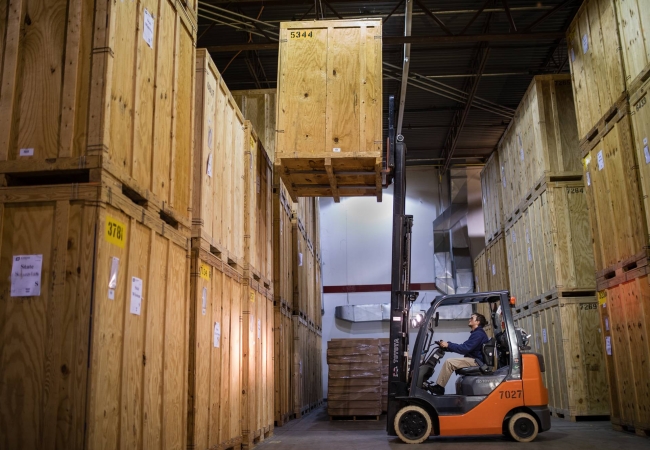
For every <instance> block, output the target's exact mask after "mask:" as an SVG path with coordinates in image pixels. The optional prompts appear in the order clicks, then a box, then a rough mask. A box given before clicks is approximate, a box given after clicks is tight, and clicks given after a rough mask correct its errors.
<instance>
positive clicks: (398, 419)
mask: <svg viewBox="0 0 650 450" xmlns="http://www.w3.org/2000/svg"><path fill="white" fill-rule="evenodd" d="M432 428H433V426H432V425H431V418H430V417H429V414H428V413H427V412H426V411H425V410H424V409H422V408H420V407H419V406H415V405H408V406H405V407H404V408H402V409H400V410H399V411H398V413H397V416H395V430H396V431H397V436H399V438H400V439H401V440H402V441H404V442H406V443H407V444H419V443H420V442H424V441H426V440H427V438H428V437H429V435H430V434H431V430H432Z"/></svg>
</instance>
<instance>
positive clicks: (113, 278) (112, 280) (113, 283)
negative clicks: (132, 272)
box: [108, 256, 120, 300]
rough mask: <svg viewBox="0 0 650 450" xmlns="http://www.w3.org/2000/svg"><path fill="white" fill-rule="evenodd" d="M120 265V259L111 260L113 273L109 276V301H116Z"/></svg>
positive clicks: (113, 258)
mask: <svg viewBox="0 0 650 450" xmlns="http://www.w3.org/2000/svg"><path fill="white" fill-rule="evenodd" d="M119 265H120V258H116V257H115V256H113V257H112V258H111V273H110V275H109V276H108V299H109V300H115V288H117V271H118V269H119Z"/></svg>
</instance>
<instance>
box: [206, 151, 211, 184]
mask: <svg viewBox="0 0 650 450" xmlns="http://www.w3.org/2000/svg"><path fill="white" fill-rule="evenodd" d="M206 173H207V174H208V176H209V177H210V178H212V152H210V154H209V155H208V167H207V169H206Z"/></svg>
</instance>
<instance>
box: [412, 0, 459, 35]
mask: <svg viewBox="0 0 650 450" xmlns="http://www.w3.org/2000/svg"><path fill="white" fill-rule="evenodd" d="M415 3H417V4H418V6H419V7H420V9H421V10H422V11H424V13H425V14H426V15H427V16H429V17H431V18H432V19H433V21H434V22H435V23H437V24H438V26H439V27H440V28H442V31H444V32H445V33H447V34H448V35H449V36H453V35H454V33H452V32H451V30H450V29H449V28H447V25H445V24H444V22H443V21H442V20H440V19H438V17H437V16H436V15H435V14H434V13H432V12H431V11H429V8H427V7H426V6H425V5H424V3H422V2H421V1H420V0H415Z"/></svg>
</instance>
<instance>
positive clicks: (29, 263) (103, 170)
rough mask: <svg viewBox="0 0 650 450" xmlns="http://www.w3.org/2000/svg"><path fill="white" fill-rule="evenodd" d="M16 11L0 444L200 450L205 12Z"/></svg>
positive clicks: (7, 138) (5, 165) (7, 84)
mask: <svg viewBox="0 0 650 450" xmlns="http://www.w3.org/2000/svg"><path fill="white" fill-rule="evenodd" d="M5 5H7V6H8V7H7V8H6V9H5V11H4V12H5V13H6V14H2V15H1V16H0V17H2V18H1V19H0V20H2V21H4V23H3V24H2V25H4V26H3V27H2V29H3V32H2V33H1V34H2V35H3V38H6V39H5V40H4V41H3V42H2V44H1V47H2V51H1V52H2V58H1V64H2V67H0V73H2V86H3V87H2V92H3V93H2V97H1V98H0V111H2V124H1V125H0V175H1V176H0V178H1V183H0V184H1V185H2V186H3V187H2V188H0V228H1V229H2V230H3V233H2V237H1V238H0V261H1V262H0V297H1V298H2V301H1V302H0V303H1V304H2V308H1V310H0V329H1V330H2V333H1V335H0V355H2V356H0V367H2V370H0V398H1V399H2V401H0V417H1V419H0V442H3V445H4V446H5V447H7V448H21V449H41V448H53V447H55V446H56V447H60V448H70V449H75V448H118V447H122V448H144V447H150V448H153V447H161V446H162V443H163V442H164V443H165V445H167V446H169V447H170V448H182V447H184V446H185V445H186V443H187V414H186V412H187V404H188V398H187V389H186V387H187V383H188V379H187V364H188V360H189V354H188V353H189V344H188V337H189V322H190V317H189V315H190V302H189V299H190V266H191V264H190V258H189V256H190V231H191V219H192V217H191V206H192V204H191V199H192V183H191V180H192V158H193V137H192V128H193V118H194V114H193V112H194V92H193V89H194V52H195V50H194V47H195V41H196V3H195V2H191V3H189V4H188V3H186V4H185V5H187V6H183V4H181V3H169V2H162V3H160V4H158V3H156V4H151V5H149V6H148V7H147V9H145V7H144V5H143V4H141V3H134V2H122V3H120V2H103V3H101V2H97V4H95V3H93V2H90V4H88V3H87V2H86V3H82V2H76V1H65V0H63V1H59V2H58V6H57V7H53V8H44V7H39V6H34V5H32V6H34V7H33V8H31V7H30V8H26V7H20V6H19V5H18V4H14V2H12V3H11V4H9V3H7V2H5ZM23 6H24V5H23ZM59 6H60V7H59ZM143 20H144V21H145V22H146V23H147V24H149V25H152V26H153V30H155V32H151V33H149V32H143V27H142V23H143ZM26 23H29V26H25V25H24V24H26ZM43 36H47V39H43V38H42V37H43ZM118 37H119V38H118ZM36 43H37V44H36ZM44 67H47V70H43V69H44ZM35 124H36V126H35ZM154 149H155V151H154ZM172 162H173V164H172ZM154 174H155V176H154Z"/></svg>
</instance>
